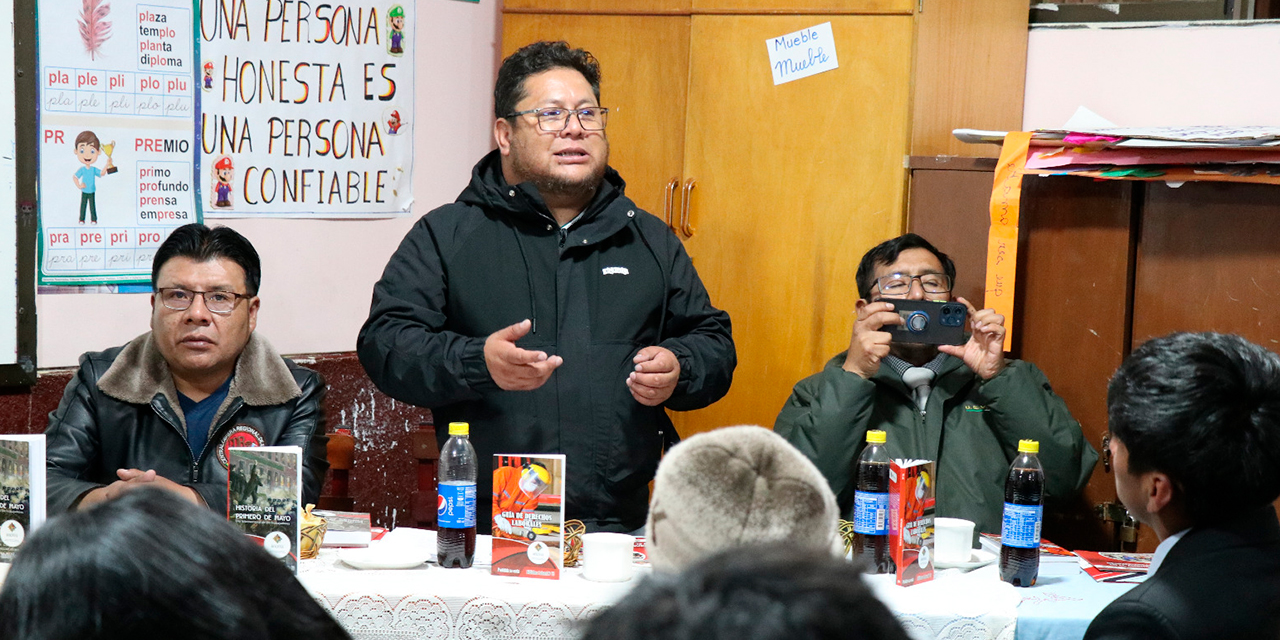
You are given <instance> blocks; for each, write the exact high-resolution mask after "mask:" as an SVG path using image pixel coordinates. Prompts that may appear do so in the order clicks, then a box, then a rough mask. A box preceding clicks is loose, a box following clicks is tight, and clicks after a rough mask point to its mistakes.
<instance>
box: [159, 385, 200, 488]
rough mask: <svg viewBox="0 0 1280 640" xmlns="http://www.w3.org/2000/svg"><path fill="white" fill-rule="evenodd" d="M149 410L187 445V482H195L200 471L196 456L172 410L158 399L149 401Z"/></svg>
mask: <svg viewBox="0 0 1280 640" xmlns="http://www.w3.org/2000/svg"><path fill="white" fill-rule="evenodd" d="M151 408H152V409H153V410H155V412H156V415H158V416H160V419H161V420H163V421H164V423H165V424H167V425H169V427H170V428H172V429H173V431H174V433H177V434H178V437H179V438H182V443H183V444H185V445H187V453H190V454H191V478H190V480H189V482H195V481H196V477H197V473H198V472H199V470H200V463H199V462H196V454H195V451H193V450H192V449H191V441H189V440H187V434H185V433H183V431H182V427H180V426H178V423H177V422H176V421H175V420H174V418H175V416H174V415H173V413H171V411H172V408H170V407H169V406H168V403H167V402H166V403H162V402H161V401H160V398H158V397H157V398H154V399H153V400H152V401H151Z"/></svg>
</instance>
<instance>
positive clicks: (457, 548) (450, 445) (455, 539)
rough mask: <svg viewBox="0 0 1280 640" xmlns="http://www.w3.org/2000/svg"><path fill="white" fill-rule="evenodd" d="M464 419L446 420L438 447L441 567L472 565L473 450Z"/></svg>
mask: <svg viewBox="0 0 1280 640" xmlns="http://www.w3.org/2000/svg"><path fill="white" fill-rule="evenodd" d="M470 432H471V427H470V425H468V424H467V423H465V422H450V423H449V441H448V442H445V443H444V448H443V449H441V450H440V471H439V480H440V482H439V491H440V499H439V508H438V510H437V515H436V560H438V561H439V563H440V566H442V567H461V568H463V569H466V568H468V567H470V566H471V560H472V558H474V557H475V554H476V466H477V465H476V450H475V449H474V448H472V446H471V440H470V439H469V438H468V435H469V434H470Z"/></svg>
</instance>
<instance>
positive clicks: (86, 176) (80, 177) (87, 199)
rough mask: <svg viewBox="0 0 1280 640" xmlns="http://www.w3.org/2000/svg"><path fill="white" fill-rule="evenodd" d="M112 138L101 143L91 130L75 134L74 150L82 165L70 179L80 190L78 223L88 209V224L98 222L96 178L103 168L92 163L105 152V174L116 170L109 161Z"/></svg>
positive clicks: (112, 144)
mask: <svg viewBox="0 0 1280 640" xmlns="http://www.w3.org/2000/svg"><path fill="white" fill-rule="evenodd" d="M115 146H116V143H115V141H114V140H112V141H111V144H106V145H104V144H102V143H101V142H99V141H98V136H97V134H95V133H94V132H92V131H81V132H80V135H78V136H76V142H75V152H76V159H78V160H79V161H80V162H81V163H82V164H84V166H83V167H80V168H79V169H77V170H76V173H75V175H73V176H71V180H72V181H73V182H75V183H76V188H77V189H79V190H80V224H84V211H85V209H86V208H87V209H88V210H89V220H90V224H98V203H97V200H96V197H95V196H96V195H97V193H98V186H97V179H98V178H99V177H101V176H102V175H103V170H102V169H99V168H97V167H95V166H93V164H94V163H95V162H97V161H98V154H99V153H100V151H99V149H101V153H106V154H107V166H106V174H107V175H109V174H112V173H115V172H116V171H117V169H116V166H115V165H114V164H112V163H111V151H112V150H113V149H115Z"/></svg>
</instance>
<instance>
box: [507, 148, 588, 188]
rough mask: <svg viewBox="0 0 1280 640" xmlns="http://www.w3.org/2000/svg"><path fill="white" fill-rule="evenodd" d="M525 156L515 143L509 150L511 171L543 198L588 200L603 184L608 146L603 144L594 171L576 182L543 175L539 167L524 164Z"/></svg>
mask: <svg viewBox="0 0 1280 640" xmlns="http://www.w3.org/2000/svg"><path fill="white" fill-rule="evenodd" d="M525 157H526V154H525V153H524V150H523V149H521V145H520V144H518V143H516V144H514V145H513V146H512V148H511V169H512V171H513V172H514V173H515V174H516V175H517V176H520V178H521V180H522V181H524V182H531V183H533V186H534V187H535V188H537V189H538V193H541V194H542V197H543V198H546V197H547V196H551V197H556V198H570V199H572V198H582V199H586V200H590V199H591V198H592V197H594V196H595V194H596V190H598V189H599V188H600V183H601V182H604V169H605V167H607V166H608V165H609V146H608V143H606V144H605V148H604V158H603V159H602V160H603V161H602V162H600V163H599V164H597V165H596V167H595V169H594V170H593V171H592V172H591V173H589V174H587V175H586V176H584V177H582V178H581V179H577V180H569V179H565V178H561V177H558V176H555V175H551V174H548V173H545V172H543V171H542V170H541V168H539V167H535V166H533V165H532V164H531V163H527V162H525Z"/></svg>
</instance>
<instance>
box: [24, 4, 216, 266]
mask: <svg viewBox="0 0 1280 640" xmlns="http://www.w3.org/2000/svg"><path fill="white" fill-rule="evenodd" d="M36 19H37V48H38V55H39V60H40V63H39V65H40V66H39V68H40V85H39V87H40V89H39V93H40V106H39V114H40V115H39V124H38V126H39V136H40V159H39V176H40V178H39V182H40V184H39V193H40V246H39V249H40V258H39V262H40V269H39V282H40V284H67V285H71V284H112V283H129V282H136V283H141V282H149V281H150V275H151V258H152V255H153V254H154V252H155V249H156V247H158V246H159V245H160V243H161V242H162V241H163V240H164V238H165V237H166V236H167V235H168V233H169V231H171V230H172V229H173V228H175V227H178V226H180V225H183V224H187V223H189V222H198V221H200V217H201V212H200V206H199V203H198V202H197V199H196V183H195V181H194V176H195V163H196V161H197V160H198V156H197V150H198V146H197V143H196V139H195V124H196V120H195V116H196V111H197V105H196V102H195V82H196V69H195V60H196V54H195V45H196V43H195V39H194V25H195V7H194V5H193V4H192V2H191V0H135V1H130V0H81V1H78V2H66V1H65V0H39V3H38V5H37V13H36Z"/></svg>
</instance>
